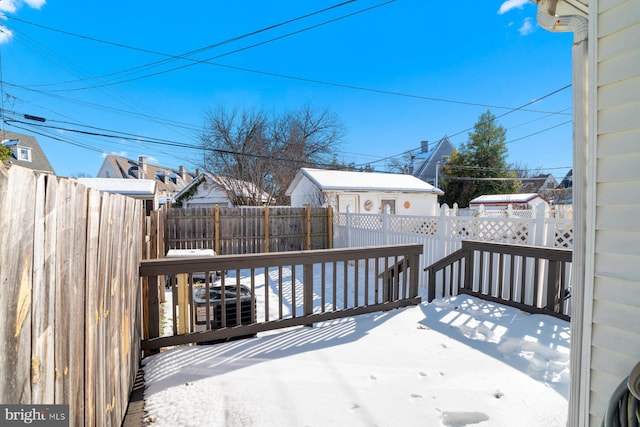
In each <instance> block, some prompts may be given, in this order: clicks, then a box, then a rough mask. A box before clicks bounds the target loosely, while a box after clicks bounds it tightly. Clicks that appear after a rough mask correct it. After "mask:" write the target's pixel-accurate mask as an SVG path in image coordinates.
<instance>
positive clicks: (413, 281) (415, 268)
mask: <svg viewBox="0 0 640 427" xmlns="http://www.w3.org/2000/svg"><path fill="white" fill-rule="evenodd" d="M407 268H409V269H411V273H410V275H409V281H410V282H409V298H413V297H417V296H418V282H419V281H420V276H419V271H420V254H415V255H413V256H412V257H411V261H410V262H409V264H408V265H407Z"/></svg>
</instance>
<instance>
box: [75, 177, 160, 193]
mask: <svg viewBox="0 0 640 427" xmlns="http://www.w3.org/2000/svg"><path fill="white" fill-rule="evenodd" d="M77 181H78V183H79V184H82V185H84V186H87V187H89V188H95V189H96V190H100V191H104V192H106V193H117V194H122V195H125V196H131V197H146V196H149V197H154V196H155V194H156V187H157V183H156V182H155V181H154V180H152V179H136V180H130V179H126V178H78V179H77Z"/></svg>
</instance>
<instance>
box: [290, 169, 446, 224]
mask: <svg viewBox="0 0 640 427" xmlns="http://www.w3.org/2000/svg"><path fill="white" fill-rule="evenodd" d="M286 194H287V196H290V197H291V206H305V205H307V204H310V205H311V206H313V207H317V206H328V205H331V206H333V207H334V208H335V209H336V210H337V211H338V212H346V211H347V208H348V209H349V211H350V212H353V213H382V212H384V210H385V208H386V206H388V207H389V210H390V212H391V213H394V214H403V215H435V214H436V208H437V207H438V196H439V195H442V194H444V193H443V192H442V190H440V189H438V188H435V187H434V186H432V185H431V184H427V183H426V182H424V181H422V180H420V179H418V178H416V177H415V176H412V175H400V174H387V173H376V172H349V171H338V170H323V169H311V168H302V169H300V170H299V171H298V173H297V174H296V176H295V177H294V179H293V181H292V183H291V185H290V186H289V188H288V189H287V192H286Z"/></svg>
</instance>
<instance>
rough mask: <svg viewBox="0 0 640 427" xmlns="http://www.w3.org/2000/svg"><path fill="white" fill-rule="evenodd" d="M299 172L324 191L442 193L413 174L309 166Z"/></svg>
mask: <svg viewBox="0 0 640 427" xmlns="http://www.w3.org/2000/svg"><path fill="white" fill-rule="evenodd" d="M299 173H302V174H304V175H305V176H306V177H307V178H309V179H310V180H311V181H312V182H313V183H314V184H316V185H317V186H318V187H319V188H320V189H321V190H324V191H336V190H352V191H353V190H359V191H405V192H418V193H434V194H444V193H443V192H442V190H440V189H438V188H436V187H434V186H433V185H431V184H428V183H426V182H424V181H422V180H421V179H419V178H416V177H415V176H413V175H400V174H391V173H380V172H350V171H337V170H324V169H311V168H302V169H300V172H299Z"/></svg>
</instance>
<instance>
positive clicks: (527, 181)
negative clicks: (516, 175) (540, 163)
mask: <svg viewBox="0 0 640 427" xmlns="http://www.w3.org/2000/svg"><path fill="white" fill-rule="evenodd" d="M550 178H551V179H553V180H554V181H555V178H554V177H553V175H551V174H550V173H542V174H539V175H536V176H532V177H530V178H524V179H522V181H521V183H522V184H521V186H520V188H521V189H522V192H523V193H537V192H538V191H540V189H541V188H542V186H543V185H544V184H545V183H546V182H547V180H548V179H550Z"/></svg>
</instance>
